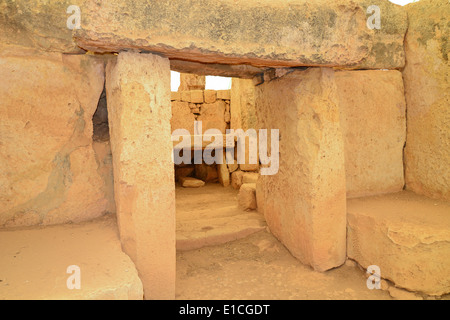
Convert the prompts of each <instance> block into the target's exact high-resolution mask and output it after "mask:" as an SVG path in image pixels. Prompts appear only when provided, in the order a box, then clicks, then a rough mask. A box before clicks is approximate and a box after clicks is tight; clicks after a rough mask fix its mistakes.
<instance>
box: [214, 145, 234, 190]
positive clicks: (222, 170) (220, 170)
mask: <svg viewBox="0 0 450 320" xmlns="http://www.w3.org/2000/svg"><path fill="white" fill-rule="evenodd" d="M217 174H218V176H219V182H220V184H221V185H222V186H224V187H228V186H229V185H230V184H231V179H230V171H228V166H227V163H226V156H225V153H224V154H223V160H222V163H221V164H217Z"/></svg>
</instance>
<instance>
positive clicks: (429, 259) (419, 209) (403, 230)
mask: <svg viewBox="0 0 450 320" xmlns="http://www.w3.org/2000/svg"><path fill="white" fill-rule="evenodd" d="M347 206H348V209H347V211H348V228H347V237H348V240H347V243H348V246H347V250H348V251H347V254H348V256H349V257H350V258H351V259H353V260H356V261H357V262H358V263H359V264H360V265H361V266H362V267H363V268H367V267H368V266H370V265H377V266H379V267H380V271H381V277H382V278H384V279H388V280H390V281H392V282H393V283H394V284H395V286H397V287H401V288H405V289H407V290H409V291H415V292H423V293H425V294H428V295H442V294H445V293H449V292H450V268H449V266H448V259H447V257H449V256H450V216H449V215H448V213H449V212H450V204H449V203H448V202H444V201H440V200H433V199H429V198H426V197H424V196H420V195H416V194H414V193H412V192H410V191H403V192H400V193H394V194H389V195H380V196H375V197H367V198H358V199H350V200H349V201H348V205H347Z"/></svg>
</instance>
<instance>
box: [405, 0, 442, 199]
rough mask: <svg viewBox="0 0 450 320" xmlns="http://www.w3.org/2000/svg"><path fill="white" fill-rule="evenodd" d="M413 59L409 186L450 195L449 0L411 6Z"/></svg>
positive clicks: (408, 88)
mask: <svg viewBox="0 0 450 320" xmlns="http://www.w3.org/2000/svg"><path fill="white" fill-rule="evenodd" d="M406 11H407V12H408V16H409V22H410V25H409V29H408V34H407V36H406V41H405V51H406V56H407V58H408V63H407V64H406V66H405V69H404V70H403V78H404V82H405V96H406V103H407V108H408V112H407V121H408V123H407V128H408V130H407V138H406V148H405V167H406V168H405V179H406V187H407V189H409V190H412V191H414V192H416V193H419V194H423V195H426V196H428V197H432V198H436V199H445V200H450V170H449V163H450V108H449V98H448V93H449V92H450V81H449V74H450V65H449V63H448V51H449V50H448V46H447V43H448V34H449V33H450V26H449V25H448V22H447V21H448V17H449V15H450V6H449V4H448V3H447V2H446V1H429V0H428V1H420V2H418V3H412V4H410V5H408V6H406Z"/></svg>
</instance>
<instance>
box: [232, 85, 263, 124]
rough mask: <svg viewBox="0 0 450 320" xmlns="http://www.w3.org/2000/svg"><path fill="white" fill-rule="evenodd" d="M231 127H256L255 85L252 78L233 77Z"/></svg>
mask: <svg viewBox="0 0 450 320" xmlns="http://www.w3.org/2000/svg"><path fill="white" fill-rule="evenodd" d="M230 98H231V100H230V103H231V108H230V112H231V115H230V128H231V129H243V130H245V131H246V130H248V129H256V126H257V121H256V110H255V86H254V85H253V81H252V80H251V79H238V78H233V80H232V85H231V97H230Z"/></svg>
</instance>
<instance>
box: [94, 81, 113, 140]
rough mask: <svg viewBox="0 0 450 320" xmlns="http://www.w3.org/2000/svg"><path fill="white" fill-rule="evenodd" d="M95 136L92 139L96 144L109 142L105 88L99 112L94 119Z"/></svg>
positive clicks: (99, 103) (99, 102)
mask: <svg viewBox="0 0 450 320" xmlns="http://www.w3.org/2000/svg"><path fill="white" fill-rule="evenodd" d="M92 123H93V127H94V128H93V129H94V130H93V135H92V139H93V140H94V141H95V142H106V141H109V124H108V109H107V100H106V88H105V87H103V91H102V94H101V95H100V99H99V101H98V104H97V110H96V111H95V113H94V116H93V117H92Z"/></svg>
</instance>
